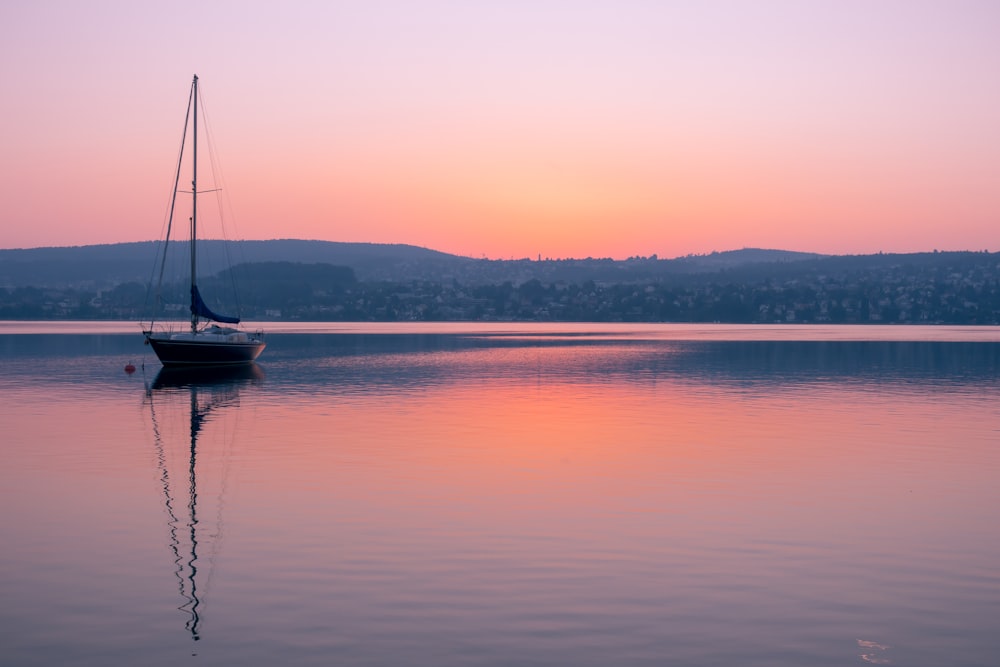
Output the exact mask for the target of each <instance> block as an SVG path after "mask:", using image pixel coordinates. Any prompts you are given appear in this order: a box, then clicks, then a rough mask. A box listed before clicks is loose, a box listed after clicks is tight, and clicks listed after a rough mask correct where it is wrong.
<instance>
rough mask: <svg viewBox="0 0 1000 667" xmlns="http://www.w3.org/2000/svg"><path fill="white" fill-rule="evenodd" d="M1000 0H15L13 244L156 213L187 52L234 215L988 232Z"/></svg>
mask: <svg viewBox="0 0 1000 667" xmlns="http://www.w3.org/2000/svg"><path fill="white" fill-rule="evenodd" d="M998 34H1000V4H997V3H991V2H976V1H974V0H968V1H961V2H954V3H913V2H905V1H902V0H887V1H886V2H879V3H876V4H872V3H870V2H858V1H853V0H849V1H847V2H838V3H802V2H792V1H791V0H788V1H785V0H778V1H775V2H766V3H746V2H735V1H724V2H720V3H710V4H707V5H706V4H704V3H656V2H652V3H651V2H642V1H639V0H627V1H625V2H609V1H606V0H603V1H598V0H578V1H574V2H569V1H568V0H556V1H554V2H546V3H465V2H455V1H451V0H416V1H415V2H402V1H401V0H375V1H373V2H366V3H360V4H359V3H345V2H330V3H305V2H290V3H285V4H283V5H282V6H281V7H280V8H278V7H277V6H275V5H274V4H273V3H264V2H259V1H256V0H251V1H248V2H213V3H211V4H210V5H207V6H206V5H204V4H203V3H194V2H188V1H181V2H179V3H174V4H173V5H172V9H171V11H170V12H169V13H164V12H163V11H161V10H160V9H158V8H154V7H151V6H146V5H143V4H141V3H140V4H135V3H127V2H119V1H114V0H99V1H98V2H95V3H86V4H80V3H74V2H68V1H61V0H56V1H53V2H46V3H42V4H37V3H27V2H12V3H5V4H4V5H3V6H2V7H0V63H2V64H0V84H2V86H3V89H4V90H5V91H7V93H6V94H5V95H4V96H3V99H2V100H0V118H2V119H3V122H2V123H0V139H2V141H3V146H4V157H3V158H2V159H0V200H2V201H3V203H4V205H3V209H2V213H0V215H2V216H3V217H2V224H0V248H13V247H37V246H61V245H86V244H95V243H113V242H122V241H136V240H148V239H154V238H158V236H159V233H160V226H161V221H162V217H163V211H164V209H165V206H166V199H167V195H168V193H169V187H170V185H171V182H172V171H173V168H174V159H175V157H176V151H177V145H178V143H179V140H180V132H181V126H182V122H183V112H184V103H185V102H186V99H187V91H188V86H189V85H190V80H191V77H192V75H193V74H195V73H197V74H198V75H199V76H200V78H201V83H202V91H203V93H204V97H205V101H206V104H207V106H208V112H209V119H210V121H211V127H212V130H213V136H214V138H215V143H216V145H217V148H218V151H219V157H220V160H221V163H222V165H223V168H224V174H225V181H226V188H227V195H228V198H229V199H230V200H231V201H232V203H233V206H234V208H235V214H236V218H235V219H236V225H237V226H236V230H235V232H236V237H237V238H248V239H268V238H308V239H323V240H330V241H351V242H377V243H409V244H413V245H419V246H423V247H428V248H432V249H435V250H441V251H444V252H450V253H455V254H461V255H467V256H472V257H482V256H486V257H491V258H510V257H515V258H521V257H532V258H534V257H536V256H537V255H541V256H543V257H553V258H560V257H587V256H592V257H615V258H624V257H628V256H632V255H644V256H646V255H651V254H654V253H655V254H658V255H659V256H661V257H675V256H679V255H684V254H688V253H705V252H711V251H713V250H730V249H735V248H741V247H769V248H782V249H788V250H802V251H813V252H824V253H872V252H879V251H886V252H911V251H923V250H932V249H941V250H965V249H969V250H984V249H987V250H993V251H996V250H1000V247H998V246H997V240H996V238H997V237H996V232H995V230H996V225H997V221H998V218H997V216H998V212H1000V188H997V187H996V183H995V181H996V177H995V176H996V174H997V173H1000V124H998V123H997V122H996V119H997V118H1000V84H998V83H997V81H998V78H997V76H996V72H997V69H998V67H1000V40H998V39H996V36H997V35H998Z"/></svg>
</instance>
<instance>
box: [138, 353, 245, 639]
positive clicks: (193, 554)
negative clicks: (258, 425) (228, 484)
mask: <svg viewBox="0 0 1000 667" xmlns="http://www.w3.org/2000/svg"><path fill="white" fill-rule="evenodd" d="M263 379H264V372H263V371H262V370H261V368H260V367H259V366H257V365H256V364H249V365H242V366H235V367H228V366H227V367H202V368H192V369H184V368H162V369H161V370H160V371H159V373H158V374H157V375H156V377H155V378H154V379H153V381H152V382H151V383H149V384H148V385H147V387H146V399H147V401H148V402H149V408H150V415H151V419H152V427H153V438H154V443H155V446H156V458H157V467H158V469H159V473H160V483H161V485H162V491H163V498H164V507H165V509H166V512H167V517H168V521H167V527H168V533H169V540H168V546H169V549H170V552H171V555H172V557H173V562H174V566H175V569H174V576H175V577H176V578H177V586H178V592H179V593H180V596H181V599H182V600H183V602H182V604H181V605H180V606H179V607H178V609H179V610H180V611H182V612H183V613H184V614H185V615H186V617H187V618H186V620H185V623H184V628H185V630H186V631H187V632H189V633H190V634H191V638H192V639H193V640H194V641H198V640H200V639H201V620H202V619H201V613H202V609H201V607H202V602H203V600H202V596H203V592H202V590H201V589H200V588H199V572H200V569H201V568H202V564H201V562H200V560H199V559H204V557H203V556H201V555H200V554H199V549H200V548H202V547H203V546H204V545H202V543H201V540H200V539H199V534H204V529H205V526H201V527H200V528H201V530H199V523H201V522H202V519H201V517H200V515H199V505H198V503H199V488H198V479H197V470H198V439H199V437H200V436H201V435H202V429H203V428H205V426H206V425H207V424H208V423H209V422H210V421H212V420H213V419H215V418H216V417H218V416H220V414H221V413H222V412H225V411H227V410H232V409H238V408H239V395H240V391H241V389H243V388H245V387H247V386H251V385H255V384H259V383H260V382H262V381H263ZM185 397H186V398H187V399H188V400H187V401H183V399H184V398H185ZM178 399H180V400H178ZM185 404H186V405H185ZM185 407H186V409H185ZM158 410H159V414H158ZM185 413H186V414H185ZM185 416H186V417H188V420H187V423H186V424H184V426H183V427H182V429H181V430H180V431H177V432H176V433H172V432H171V430H170V429H169V427H165V424H164V423H163V422H165V421H170V422H175V421H177V420H178V419H183V418H184V417H185ZM230 436H231V434H230ZM171 451H173V452H174V456H171ZM178 452H183V454H182V455H180V456H179V455H178ZM171 458H173V459H174V462H175V469H176V468H179V467H180V466H184V467H185V468H186V476H187V490H186V491H187V497H186V502H185V499H184V498H182V497H179V496H178V489H177V488H176V485H177V484H178V483H177V482H176V481H172V479H171V476H170V468H171V465H170V460H171ZM178 464H179V465H178ZM225 468H226V466H223V470H225ZM224 489H225V483H223V484H222V485H221V486H220V489H219V492H220V498H219V501H218V503H217V506H218V509H219V510H220V511H221V507H222V500H221V492H222V491H223V490H224ZM180 492H181V493H183V491H180ZM216 524H217V525H215V526H214V528H215V530H214V531H213V533H212V534H214V536H215V537H216V538H218V536H219V535H220V534H221V516H220V517H218V518H217V520H216ZM208 565H211V560H209V562H208Z"/></svg>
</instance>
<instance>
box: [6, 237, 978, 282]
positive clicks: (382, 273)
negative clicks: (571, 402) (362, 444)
mask: <svg viewBox="0 0 1000 667" xmlns="http://www.w3.org/2000/svg"><path fill="white" fill-rule="evenodd" d="M161 247H162V244H160V243H154V242H141V243H118V244H112V245H94V246H79V247H69V248H33V249H21V250H0V287H7V288H14V287H29V286H30V287H39V288H61V287H67V286H68V287H75V288H80V289H91V290H103V289H108V288H111V287H114V286H116V285H120V284H123V283H140V284H148V283H149V282H150V281H151V279H152V277H153V275H154V274H153V265H154V263H155V259H156V256H157V250H158V248H161ZM198 250H199V253H198V256H199V272H200V275H202V276H204V277H210V276H214V275H218V274H220V273H221V272H223V271H225V270H227V269H228V268H229V267H230V266H235V265H239V264H259V263H271V264H270V265H269V266H268V267H267V268H266V270H264V269H263V267H262V269H261V271H262V274H263V275H267V276H271V277H272V278H274V276H276V275H277V274H276V272H278V273H280V274H281V276H282V278H281V280H283V281H288V280H299V279H301V280H303V281H306V282H309V281H312V280H313V278H314V277H315V271H316V269H309V268H308V267H305V266H302V265H312V264H325V265H332V266H334V267H347V268H349V269H350V270H351V272H352V273H353V279H356V280H357V281H358V282H409V281H414V280H417V281H427V282H434V283H451V282H456V283H460V284H464V285H490V284H502V283H505V282H510V283H513V284H515V285H518V284H522V283H525V282H527V281H530V280H538V281H540V282H542V283H583V282H587V281H594V282H596V283H603V284H617V283H642V282H667V283H670V282H677V281H683V282H685V283H690V282H692V281H694V282H710V281H716V282H718V281H722V282H729V283H746V282H757V281H761V280H768V279H775V280H777V279H780V280H788V279H795V278H803V279H815V278H819V277H822V276H828V275H848V274H863V273H865V272H871V271H882V270H885V269H888V268H893V267H897V268H900V267H902V268H906V267H914V270H918V269H920V270H923V269H928V270H931V269H933V270H944V269H947V268H948V267H952V266H954V267H958V268H962V267H965V266H968V265H972V264H975V265H980V266H985V267H987V269H984V270H992V269H989V268H988V267H990V266H995V265H996V261H995V258H996V255H990V254H988V253H971V252H941V253H938V252H933V253H911V254H877V255H846V256H827V255H820V254H816V253H804V252H790V251H785V250H767V249H760V248H744V249H742V250H732V251H726V252H713V253H710V254H706V255H688V256H685V257H678V258H675V259H660V258H658V257H656V256H655V255H653V256H651V257H632V258H629V259H625V260H612V259H600V258H597V259H595V258H589V257H588V258H585V259H545V260H540V261H536V260H530V259H517V260H489V259H473V258H469V257H460V256H457V255H449V254H447V253H443V252H438V251H435V250H429V249H427V248H420V247H416V246H411V245H403V244H374V243H337V242H331V241H303V240H294V239H282V240H272V241H236V242H229V243H225V242H222V241H203V242H199V245H198ZM170 252H171V257H172V258H173V261H172V262H168V270H167V273H166V275H165V279H166V281H167V282H181V281H182V280H184V279H185V278H184V277H185V276H186V275H187V274H186V272H187V243H185V242H173V243H171V244H170ZM275 263H277V264H275ZM280 263H287V264H288V266H284V267H283V268H282V267H281V266H280ZM310 271H312V272H313V273H309V272H310ZM244 272H245V273H247V274H248V275H252V274H253V270H252V269H248V268H247V267H244ZM296 272H298V274H299V277H298V278H293V277H292V276H291V274H294V273H296ZM245 280H246V278H244V279H241V282H243V281H245ZM313 282H314V281H313ZM338 282H343V280H339V281H338Z"/></svg>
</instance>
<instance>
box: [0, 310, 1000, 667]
mask: <svg viewBox="0 0 1000 667" xmlns="http://www.w3.org/2000/svg"><path fill="white" fill-rule="evenodd" d="M269 328H270V329H271V330H272V331H275V330H276V331H278V332H279V333H273V334H271V335H270V337H269V347H268V349H267V351H266V352H265V354H264V356H263V357H262V358H261V362H260V364H259V365H258V366H256V367H254V368H252V369H250V370H249V371H247V372H244V373H240V374H236V375H231V376H229V377H224V378H205V377H197V376H194V377H192V376H190V375H187V376H185V375H175V374H170V375H168V374H165V373H162V372H159V369H160V366H159V364H158V363H157V362H156V361H155V359H154V358H153V357H152V355H151V353H150V352H149V351H148V348H144V347H143V345H142V344H141V335H140V334H139V333H138V327H136V326H134V325H124V326H122V325H105V324H97V325H91V324H67V325H30V324H29V325H26V324H12V323H2V324H0V398H2V401H0V425H2V435H0V438H2V451H3V466H2V467H0V501H2V506H3V508H4V511H3V512H2V514H0V517H2V518H0V534H2V535H3V536H4V540H3V545H2V549H0V595H2V600H3V605H0V663H2V664H11V665H25V666H31V665H52V664H60V665H102V666H103V665H138V664H141V665H153V666H156V665H178V664H191V665H235V664H241V665H277V664H287V665H331V664H336V665H436V666H451V665H474V666H479V665H602V666H605V665H626V666H627V665H769V666H774V665H778V666H780V665H789V666H792V665H794V666H800V665H865V664H872V663H874V664H891V665H907V666H918V665H927V666H934V667H939V666H942V665H954V666H960V665H997V664H1000V483H998V471H1000V330H998V329H983V328H976V329H962V328H920V327H917V328H905V327H886V328H861V327H844V328H835V327H831V328H818V327H771V328H766V327H764V328H760V327H757V328H755V327H705V326H699V327H692V326H636V327H630V326H622V325H618V326H604V325H534V326H532V325H502V326H484V325H432V326H427V325H424V326H418V325H412V326H407V325H380V326H370V327H368V326H358V325H296V326H294V327H291V326H288V325H284V328H283V329H282V328H279V327H278V326H277V325H274V326H271V327H269ZM74 331H84V332H86V333H83V334H82V335H74V334H73V333H72V332H74ZM282 331H284V333H281V332H282ZM129 361H131V362H133V363H134V364H135V365H136V366H138V367H139V369H138V370H137V372H135V373H134V374H132V375H128V374H126V373H125V372H124V371H123V367H124V366H125V364H126V363H128V362H129Z"/></svg>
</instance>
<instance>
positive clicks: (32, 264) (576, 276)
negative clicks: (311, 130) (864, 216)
mask: <svg viewBox="0 0 1000 667" xmlns="http://www.w3.org/2000/svg"><path fill="white" fill-rule="evenodd" d="M243 243H252V244H264V245H261V246H259V247H258V246H252V248H253V249H254V252H251V253H250V254H251V255H253V254H255V253H256V255H258V256H265V257H266V256H267V253H268V252H270V253H271V256H273V257H278V258H280V259H279V260H278V261H249V262H245V263H242V264H239V265H237V266H235V267H234V268H233V269H231V270H224V271H220V272H217V273H215V274H210V275H209V276H208V277H207V278H205V279H203V280H202V282H201V285H202V292H203V293H204V294H205V295H206V298H208V295H211V294H216V293H218V294H221V293H223V292H224V291H226V290H228V289H229V288H230V285H231V284H237V285H239V286H240V291H239V292H240V293H239V303H238V308H239V311H240V314H241V316H242V317H243V318H244V319H246V320H252V321H273V320H282V321H379V322H391V321H566V322H569V321H593V322H729V323H798V324H810V323H816V324H868V323H878V324H963V325H976V324H980V325H987V324H989V325H996V324H1000V254H997V253H988V252H927V253H914V254H876V255H858V256H822V255H816V254H808V253H791V252H784V251H768V250H756V249H747V250H740V251H731V252H722V253H711V254H708V255H698V256H687V257H682V258H675V259H659V258H657V257H655V256H652V257H633V258H629V259H627V260H610V259H593V258H587V259H564V260H557V259H542V258H538V259H535V260H528V259H520V260H486V259H472V258H465V257H457V256H451V255H445V254H442V253H436V252H434V251H428V250H425V249H420V248H414V247H412V246H379V245H371V244H322V243H321V242H297V241H296V242H289V241H284V242H283V241H272V242H243ZM269 243H270V244H276V245H273V246H272V247H271V248H270V251H269V250H268V248H267V245H266V244H269ZM281 244H285V245H284V246H282V245H281ZM289 244H305V245H294V247H295V248H299V249H300V250H302V249H309V252H305V251H304V250H302V252H299V251H298V250H296V251H295V252H292V251H291V250H289V248H292V247H293V245H289ZM310 244H312V245H310ZM316 244H319V245H316ZM121 246H123V247H122V248H118V247H117V246H87V247H81V248H73V249H38V250H34V251H33V250H22V251H10V250H6V251H0V284H2V285H3V286H2V287H0V318H2V319H40V320H48V319H83V320H90V319H110V320H135V321H140V320H143V319H148V318H149V317H150V312H151V309H152V307H153V305H152V304H153V303H154V302H155V300H156V296H155V295H154V294H153V293H152V292H153V290H151V289H150V287H149V284H148V283H149V281H148V280H146V281H142V280H138V279H136V276H131V277H129V276H121V275H119V274H115V273H114V272H113V271H112V272H111V273H109V271H111V270H112V269H111V268H109V267H112V268H113V267H115V266H121V265H125V264H128V262H126V260H125V259H122V260H121V261H120V262H117V264H116V262H115V260H114V259H113V258H111V259H109V258H108V253H111V254H112V255H113V252H112V251H114V252H117V251H118V250H121V251H122V252H125V251H126V250H128V249H131V250H133V251H134V250H136V249H137V247H138V246H143V244H121ZM322 248H326V257H324V253H323V252H320V250H321V249H322ZM142 249H144V250H146V251H147V253H146V254H147V255H148V248H145V247H143V248H142ZM56 250H58V251H59V253H56V254H53V252H50V253H48V254H47V253H46V252H45V251H56ZM74 251H75V252H74ZM32 253H34V254H32ZM140 254H141V253H140ZM50 255H51V256H50ZM56 255H58V256H56ZM130 256H131V257H132V259H131V260H129V261H132V262H136V260H135V258H134V253H133V254H132V255H130ZM53 257H55V259H53ZM324 258H329V259H333V260H335V261H334V262H330V261H322V260H323V259H324ZM88 263H89V264H88ZM138 265H139V263H137V264H136V266H138ZM88 266H90V267H91V268H90V269H89V270H88V268H87V267H88ZM136 270H137V269H136ZM185 295H186V286H185V284H184V283H183V281H182V280H180V279H171V280H170V281H168V283H167V284H166V285H165V286H164V288H163V289H162V290H161V291H160V296H159V301H160V302H161V304H163V308H164V309H165V311H166V313H167V315H169V316H171V317H176V318H177V319H184V318H185V317H186V305H185V303H186V296H185ZM213 307H218V308H221V309H223V310H224V311H225V309H226V308H229V310H232V309H233V307H235V304H234V306H230V305H226V304H219V305H213ZM160 317H161V318H162V317H163V314H162V313H161V315H160Z"/></svg>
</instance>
